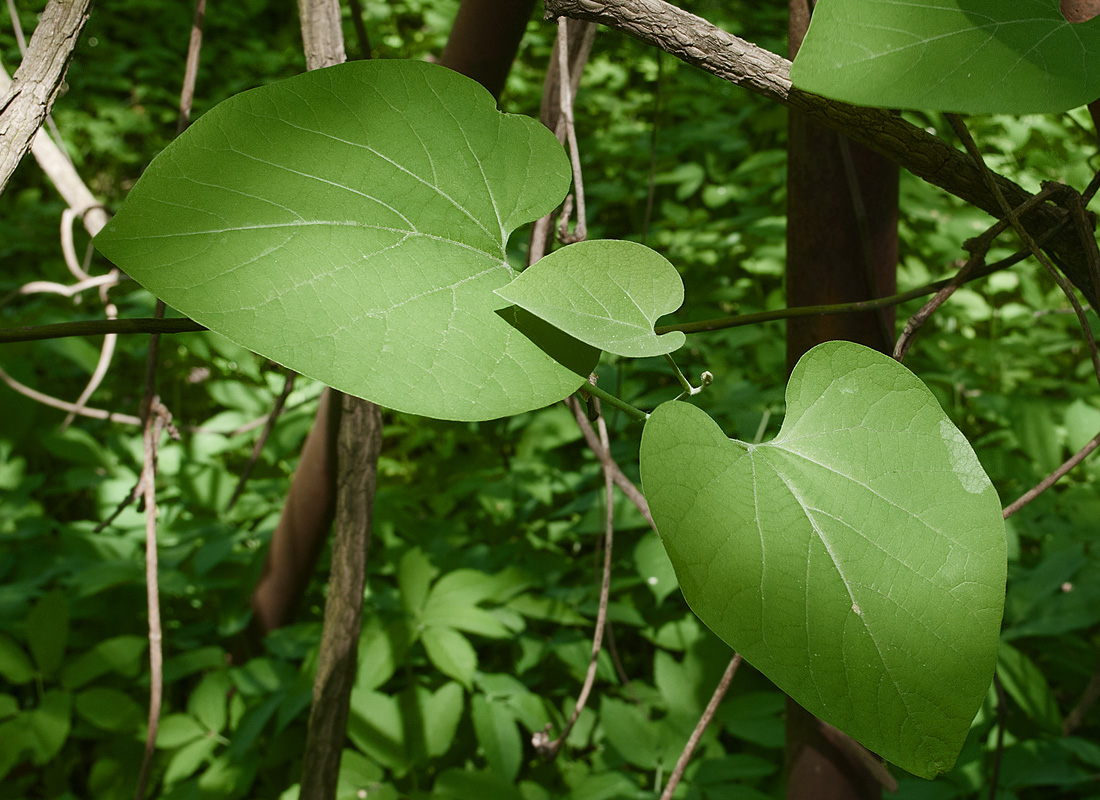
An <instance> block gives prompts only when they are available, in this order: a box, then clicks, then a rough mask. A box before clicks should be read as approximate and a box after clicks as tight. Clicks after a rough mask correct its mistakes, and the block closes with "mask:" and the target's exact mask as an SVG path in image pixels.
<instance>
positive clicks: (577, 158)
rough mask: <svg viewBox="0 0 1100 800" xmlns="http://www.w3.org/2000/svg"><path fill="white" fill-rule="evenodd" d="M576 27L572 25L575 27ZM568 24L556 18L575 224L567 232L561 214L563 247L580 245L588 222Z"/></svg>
mask: <svg viewBox="0 0 1100 800" xmlns="http://www.w3.org/2000/svg"><path fill="white" fill-rule="evenodd" d="M574 24H575V23H574ZM568 25H569V20H568V19H567V18H566V17H558V40H559V42H560V45H559V47H558V72H559V73H560V74H561V80H559V81H558V91H559V100H560V102H561V120H562V122H564V123H565V137H566V140H567V141H568V142H569V163H570V164H571V165H572V167H573V196H574V197H575V198H576V203H577V223H576V225H575V226H574V227H573V232H572V233H570V232H569V228H568V220H569V215H568V213H567V212H566V211H565V210H564V208H565V207H563V211H562V218H561V220H559V222H558V240H559V241H561V242H563V243H565V244H573V243H574V242H583V241H584V240H585V238H587V236H588V220H587V215H586V213H585V208H584V178H583V177H582V176H581V151H580V147H579V146H578V145H577V129H576V126H575V125H574V122H573V90H572V86H571V78H570V75H569V52H568V51H569V48H568V46H567V42H568V39H569V33H568V30H569V29H568Z"/></svg>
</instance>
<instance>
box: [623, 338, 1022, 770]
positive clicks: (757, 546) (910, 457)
mask: <svg viewBox="0 0 1100 800" xmlns="http://www.w3.org/2000/svg"><path fill="white" fill-rule="evenodd" d="M641 472H642V484H643V488H644V490H645V494H646V497H647V499H648V500H649V506H650V510H651V511H652V513H653V518H654V520H655V521H656V523H657V528H658V530H659V531H660V533H661V538H662V541H663V543H664V545H665V548H666V549H667V550H668V553H669V556H670V558H671V560H672V563H673V565H674V567H675V569H676V576H677V578H678V580H679V582H680V586H681V588H682V589H683V592H684V597H685V598H686V599H687V601H688V604H689V605H690V606H691V607H692V609H693V610H694V611H695V613H697V614H698V615H699V616H700V618H701V619H702V620H703V621H704V622H705V623H706V624H707V625H708V626H710V627H711V628H712V629H713V630H714V631H715V633H717V634H718V635H719V636H721V637H722V638H723V639H724V640H725V641H726V642H727V643H728V644H729V645H730V646H731V647H733V648H735V649H736V650H738V651H740V652H741V653H742V655H744V657H745V658H746V659H748V661H749V662H751V663H752V664H753V665H754V666H755V667H757V668H758V669H759V670H760V671H761V672H763V673H764V674H765V675H767V676H768V677H769V678H771V679H772V680H773V681H774V682H775V684H776V685H777V686H778V687H779V688H781V689H782V690H783V691H785V692H787V693H788V694H790V695H791V697H793V698H794V699H795V700H796V701H798V702H799V703H801V704H802V705H803V706H804V707H805V708H806V709H808V710H809V711H811V712H813V713H814V714H816V715H818V716H819V717H821V718H822V719H824V720H825V721H826V722H829V723H831V724H833V725H835V726H837V727H839V728H841V729H843V730H845V731H846V732H848V733H849V734H850V735H852V736H853V737H855V738H856V739H858V740H859V741H861V742H863V744H865V745H866V746H867V747H869V748H871V749H872V750H875V751H877V752H878V753H879V754H880V755H882V756H884V757H885V758H887V759H889V760H890V761H893V762H894V763H896V764H898V765H899V766H901V767H904V768H905V769H907V770H909V771H910V772H913V773H915V774H917V775H921V776H924V777H931V776H933V775H935V774H936V773H938V772H941V771H944V770H946V769H948V768H950V767H951V765H952V764H953V763H954V761H955V759H956V757H957V756H958V753H959V750H960V748H961V747H962V744H963V740H964V739H965V738H966V734H967V731H968V730H969V727H970V722H971V720H972V719H973V717H974V714H975V713H976V712H977V710H978V708H979V706H980V705H981V702H982V700H983V698H984V697H985V695H986V692H987V690H988V688H989V683H990V680H991V679H992V676H993V669H994V665H995V663H996V659H997V642H998V633H999V630H1000V622H1001V613H1002V609H1003V605H1004V589H1005V570H1006V555H1005V533H1004V523H1003V522H1002V520H1001V511H1000V504H999V501H998V498H997V493H996V492H995V491H994V489H993V486H992V485H991V484H990V482H989V478H988V477H987V476H986V474H985V472H984V471H983V470H982V467H981V465H980V464H979V463H978V460H977V457H976V456H975V455H974V451H973V450H971V448H970V445H969V444H967V442H966V440H965V439H964V438H963V436H962V434H961V433H960V432H959V431H958V429H957V428H956V427H955V426H954V425H953V424H952V423H951V421H950V420H949V419H948V418H947V416H946V415H945V414H944V413H943V411H942V410H941V409H940V407H939V405H938V404H937V403H936V400H935V398H934V397H933V395H932V393H931V392H929V391H928V389H927V388H926V387H925V386H924V384H922V383H921V382H920V380H919V379H917V378H916V377H915V376H914V375H913V374H912V373H911V372H909V371H908V370H907V369H905V367H903V366H901V365H900V364H898V363H897V362H895V361H894V360H893V359H891V358H889V357H887V356H884V355H882V354H880V353H877V352H875V351H873V350H869V349H867V348H865V347H862V346H860V345H855V344H851V343H849V342H828V343H826V344H823V345H819V346H818V347H816V348H814V349H813V350H811V351H810V352H809V353H807V354H806V355H805V356H804V357H803V358H802V360H801V361H799V363H798V365H797V366H796V367H795V369H794V372H793V373H792V375H791V380H790V383H789V385H788V387H787V415H786V418H785V419H784V422H783V427H782V429H781V430H780V432H779V435H778V436H777V437H776V438H775V439H774V440H772V441H771V442H768V443H766V444H760V445H752V444H746V443H744V442H739V441H735V440H731V439H728V438H727V437H726V436H725V435H724V434H723V433H722V431H721V430H719V428H718V426H717V424H715V422H714V421H713V420H712V419H711V418H710V417H709V416H707V414H706V413H704V412H703V411H701V410H699V409H698V408H695V407H694V406H691V405H689V404H687V403H683V402H670V403H665V404H664V405H661V406H659V407H658V408H657V410H656V411H654V412H653V414H652V416H651V417H650V418H649V420H648V421H647V422H646V426H645V430H644V432H643V434H642V445H641Z"/></svg>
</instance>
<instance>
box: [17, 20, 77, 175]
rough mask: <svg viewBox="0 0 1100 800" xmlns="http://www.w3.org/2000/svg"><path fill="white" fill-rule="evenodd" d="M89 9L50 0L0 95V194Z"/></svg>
mask: <svg viewBox="0 0 1100 800" xmlns="http://www.w3.org/2000/svg"><path fill="white" fill-rule="evenodd" d="M90 5H91V0H50V4H49V5H48V6H46V10H45V11H43V12H42V17H41V19H40V21H39V23H38V27H37V28H36V29H35V31H34V35H33V36H32V37H31V42H30V46H29V47H28V48H27V55H26V56H25V57H24V59H23V63H22V64H20V65H19V69H18V70H16V72H15V77H14V78H13V79H12V82H11V85H10V86H9V87H8V89H7V91H6V92H5V94H4V95H3V96H2V97H0V191H2V190H3V188H4V187H5V186H6V185H7V183H8V179H9V178H10V177H11V174H12V173H13V172H14V171H15V168H16V166H18V164H19V162H20V161H21V160H22V159H23V156H24V155H25V154H26V152H27V151H28V150H29V149H30V147H31V142H32V141H33V139H34V136H35V134H36V133H37V132H38V130H39V129H40V128H41V127H42V122H43V121H44V120H45V119H46V115H47V114H49V112H50V109H51V108H52V107H53V103H54V100H56V99H57V94H58V92H59V91H60V90H61V82H62V80H63V79H64V77H65V71H66V69H68V66H69V59H70V58H72V55H73V49H74V48H75V47H76V40H77V39H78V38H79V37H80V32H81V31H82V30H84V23H86V22H87V21H88V7H89V6H90Z"/></svg>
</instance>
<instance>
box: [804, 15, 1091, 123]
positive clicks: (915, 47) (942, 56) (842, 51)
mask: <svg viewBox="0 0 1100 800" xmlns="http://www.w3.org/2000/svg"><path fill="white" fill-rule="evenodd" d="M791 80H792V82H793V83H794V85H795V86H796V87H798V88H799V89H804V90H806V91H808V92H814V93H816V94H820V95H824V96H825V97H830V98H833V99H836V100H844V101H846V102H849V103H856V104H858V105H865V106H880V107H885V108H919V109H928V110H939V111H957V112H961V113H969V114H979V113H1005V114H1025V113H1039V112H1060V111H1065V110H1067V109H1070V108H1075V107H1076V106H1080V105H1084V104H1085V103H1088V102H1091V101H1092V100H1095V99H1096V98H1097V96H1100V21H1091V22H1085V23H1082V24H1079V25H1073V24H1070V23H1069V22H1068V21H1067V20H1066V19H1065V17H1063V16H1062V13H1061V11H1060V10H1059V6H1058V4H1057V3H1055V2H1054V0H820V2H818V3H817V5H816V6H815V8H814V13H813V17H812V19H811V22H810V29H809V31H808V32H807V34H806V38H805V41H804V42H803V43H802V47H801V49H800V50H799V51H798V56H797V57H796V58H795V61H794V64H793V66H792V67H791Z"/></svg>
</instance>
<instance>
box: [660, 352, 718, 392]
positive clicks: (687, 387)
mask: <svg viewBox="0 0 1100 800" xmlns="http://www.w3.org/2000/svg"><path fill="white" fill-rule="evenodd" d="M665 361H667V362H668V365H669V366H670V367H672V371H673V372H675V373H676V380H678V381H679V382H680V386H682V387H683V388H684V391H683V392H681V393H680V396H679V397H677V398H676V399H677V400H682V399H683V398H685V397H695V395H697V394H699V393H700V392H701V391H703V389H705V388H707V387H708V386H710V384H711V383H712V382H713V381H714V375H713V374H711V373H710V372H709V371H704V372H703V373H702V374H701V375H700V376H699V386H698V387H695V386H692V385H691V381H689V380H688V379H687V378H686V377H684V373H682V372H681V371H680V368H679V367H678V366H676V362H675V361H674V360H673V359H672V356H671V355H669V354H668V353H665Z"/></svg>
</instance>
